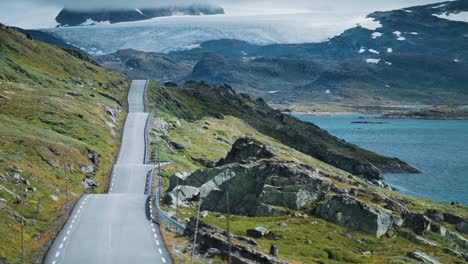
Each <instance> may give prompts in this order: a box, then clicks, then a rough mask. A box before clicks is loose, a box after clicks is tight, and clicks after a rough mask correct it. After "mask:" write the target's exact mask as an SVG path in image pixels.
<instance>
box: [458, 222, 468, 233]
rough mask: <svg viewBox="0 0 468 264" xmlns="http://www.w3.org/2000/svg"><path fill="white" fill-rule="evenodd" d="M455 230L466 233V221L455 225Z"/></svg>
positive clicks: (467, 230)
mask: <svg viewBox="0 0 468 264" xmlns="http://www.w3.org/2000/svg"><path fill="white" fill-rule="evenodd" d="M456 229H457V231H458V232H460V233H463V234H468V221H463V222H460V223H459V224H458V225H457V227H456Z"/></svg>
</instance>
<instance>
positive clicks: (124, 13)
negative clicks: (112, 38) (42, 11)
mask: <svg viewBox="0 0 468 264" xmlns="http://www.w3.org/2000/svg"><path fill="white" fill-rule="evenodd" d="M216 14H224V9H223V8H221V7H217V6H209V5H191V6H181V7H177V6H174V7H161V8H141V9H139V8H134V9H128V10H116V9H101V10H92V11H81V10H72V9H68V8H64V9H62V11H60V13H59V14H58V15H57V17H56V18H55V20H56V21H57V23H58V24H59V26H61V27H68V26H91V25H96V24H101V23H108V24H114V23H119V22H131V21H140V20H146V19H151V18H155V17H165V16H175V15H190V16H200V15H216Z"/></svg>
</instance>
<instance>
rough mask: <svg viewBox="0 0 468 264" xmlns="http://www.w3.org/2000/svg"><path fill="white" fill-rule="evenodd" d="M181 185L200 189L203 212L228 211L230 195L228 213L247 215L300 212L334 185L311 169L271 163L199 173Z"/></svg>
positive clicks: (286, 163) (235, 165)
mask: <svg viewBox="0 0 468 264" xmlns="http://www.w3.org/2000/svg"><path fill="white" fill-rule="evenodd" d="M171 182H172V181H171ZM182 184H183V185H188V186H193V187H196V188H199V189H200V192H201V196H202V198H203V203H202V208H203V210H208V211H217V212H227V203H226V193H227V192H229V206H230V210H231V212H232V213H235V214H242V215H249V216H272V215H283V214H286V213H287V210H285V208H289V209H293V210H298V209H301V208H303V207H305V206H307V205H309V204H311V203H313V202H315V201H318V200H320V199H322V198H323V197H324V196H325V194H326V193H327V192H328V191H329V190H330V189H331V186H332V185H333V184H332V183H331V182H330V181H329V180H328V179H326V178H325V177H323V176H322V175H320V174H319V172H317V171H316V170H315V169H314V168H311V167H308V166H305V165H299V164H296V163H293V162H279V161H271V160H261V161H257V162H251V163H248V164H237V163H233V164H228V165H224V166H222V167H216V168H209V169H204V170H199V171H196V172H194V173H192V174H191V175H189V176H188V177H187V178H185V179H184V181H183V183H182ZM173 188H175V187H173ZM170 189H171V188H170Z"/></svg>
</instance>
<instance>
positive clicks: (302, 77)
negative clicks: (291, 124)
mask: <svg viewBox="0 0 468 264" xmlns="http://www.w3.org/2000/svg"><path fill="white" fill-rule="evenodd" d="M467 11H468V1H452V2H444V3H438V4H431V5H425V6H417V7H411V8H406V9H401V10H393V11H387V12H376V13H372V14H370V15H369V17H370V18H373V19H374V20H376V21H378V22H379V23H380V24H381V27H379V28H378V29H376V30H370V29H367V28H364V27H361V26H357V27H355V28H352V29H349V30H347V31H345V32H344V33H343V34H341V35H339V36H337V37H334V38H332V39H330V40H329V41H326V42H323V43H305V44H276V45H267V46H262V45H254V44H251V43H247V42H244V41H239V40H232V39H222V40H213V41H208V42H203V43H200V44H199V45H194V46H193V47H192V48H191V49H187V50H183V51H178V52H172V53H169V54H161V53H142V52H139V51H134V50H133V51H131V50H126V51H119V52H117V53H115V54H111V55H107V56H101V57H98V60H99V62H100V63H102V64H103V65H104V66H106V67H110V68H111V69H113V70H117V71H120V72H124V73H125V74H127V75H129V76H130V77H132V78H143V77H145V76H146V77H150V78H155V79H158V80H163V81H167V80H173V81H176V82H178V81H186V80H200V81H207V82H211V83H228V84H230V85H232V86H233V87H235V88H236V89H237V90H240V91H243V92H247V93H249V94H251V95H254V96H256V97H262V98H264V99H266V100H267V101H269V102H273V103H279V104H285V105H288V104H309V103H334V104H358V105H368V104H370V105H385V104H399V103H402V104H443V103H454V104H464V103H466V102H467V100H468V86H467V85H466V84H467V83H468V75H467V74H466V73H467V72H468V23H466V22H463V21H454V19H456V18H458V19H461V20H462V19H463V15H466V14H467ZM467 21H468V20H467ZM159 68H164V69H165V70H164V71H159V70H158V71H154V69H159Z"/></svg>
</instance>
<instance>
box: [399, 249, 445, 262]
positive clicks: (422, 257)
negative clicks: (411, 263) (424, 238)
mask: <svg viewBox="0 0 468 264" xmlns="http://www.w3.org/2000/svg"><path fill="white" fill-rule="evenodd" d="M406 255H407V256H408V257H409V258H412V259H414V260H417V261H419V262H422V263H425V264H441V263H440V262H439V261H438V260H436V259H435V258H433V257H431V256H429V255H428V254H426V253H424V252H421V251H412V252H408V253H406Z"/></svg>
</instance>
